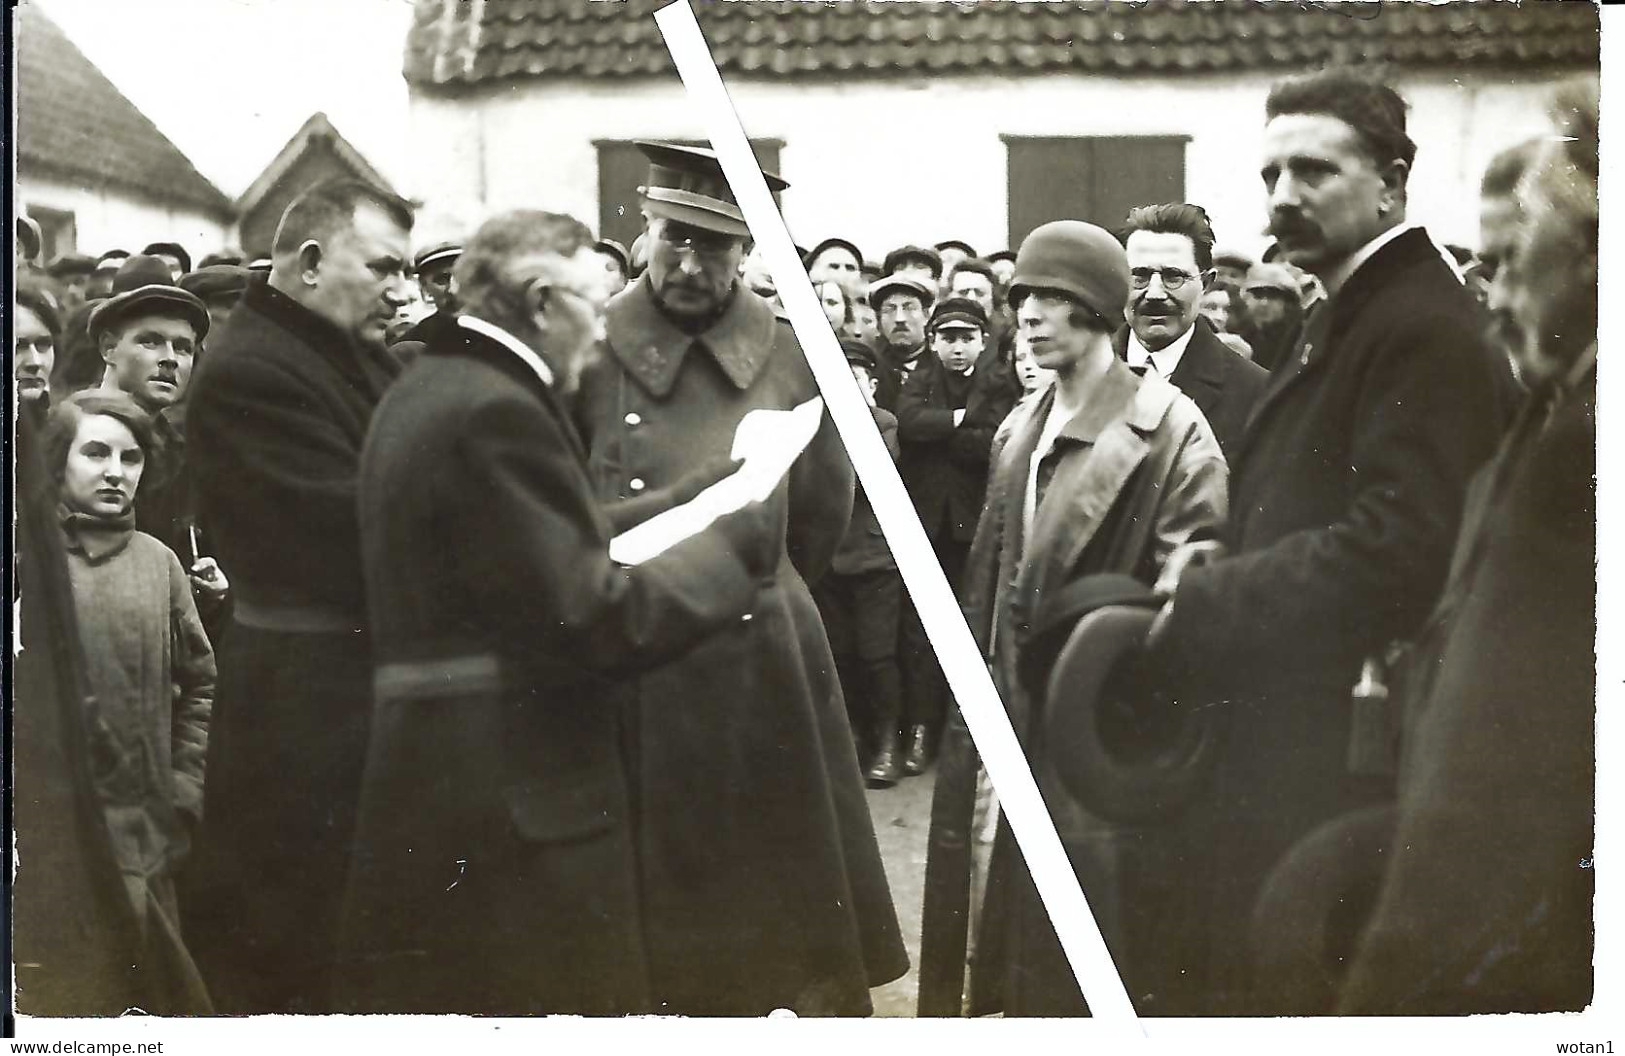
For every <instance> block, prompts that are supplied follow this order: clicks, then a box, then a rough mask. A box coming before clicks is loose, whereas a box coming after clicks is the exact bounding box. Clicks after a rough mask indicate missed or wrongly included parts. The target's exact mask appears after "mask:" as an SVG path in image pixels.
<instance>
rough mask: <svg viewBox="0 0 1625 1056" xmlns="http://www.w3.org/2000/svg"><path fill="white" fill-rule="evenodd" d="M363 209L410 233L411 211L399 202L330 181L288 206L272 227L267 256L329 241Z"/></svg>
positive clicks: (363, 186) (357, 183)
mask: <svg viewBox="0 0 1625 1056" xmlns="http://www.w3.org/2000/svg"><path fill="white" fill-rule="evenodd" d="M366 205H370V206H373V207H374V208H377V209H382V210H383V211H384V212H385V213H386V214H388V216H389V218H390V219H391V220H394V221H395V222H396V223H397V224H399V225H401V227H403V228H405V229H406V230H408V231H410V230H412V208H411V206H409V205H407V203H406V202H405V201H404V200H403V199H401V198H398V197H396V196H395V195H392V194H387V193H385V192H383V191H380V190H379V189H378V188H376V187H374V186H372V185H371V184H370V183H364V182H362V181H361V180H330V181H328V182H327V183H319V184H317V185H316V186H314V187H312V188H311V189H310V190H308V191H306V192H305V193H303V194H301V195H300V196H299V197H297V198H295V199H294V200H293V201H292V202H290V203H288V208H287V209H286V210H284V211H283V213H282V220H281V221H280V222H279V223H278V224H277V225H276V237H275V238H273V239H272V240H271V255H272V256H273V257H279V256H282V255H283V254H285V253H293V252H297V251H298V249H299V247H300V246H302V245H303V244H304V243H305V242H306V241H307V240H309V239H315V240H316V241H317V242H322V241H325V240H326V239H329V238H331V237H332V236H333V234H334V232H336V231H339V230H342V229H343V228H345V227H348V226H349V225H350V223H351V222H352V221H353V220H354V219H355V214H356V210H358V209H360V208H361V207H362V206H366Z"/></svg>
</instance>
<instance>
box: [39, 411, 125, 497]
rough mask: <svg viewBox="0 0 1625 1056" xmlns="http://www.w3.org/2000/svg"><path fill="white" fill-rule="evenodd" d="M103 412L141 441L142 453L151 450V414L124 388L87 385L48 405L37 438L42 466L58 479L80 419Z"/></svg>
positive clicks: (65, 467)
mask: <svg viewBox="0 0 1625 1056" xmlns="http://www.w3.org/2000/svg"><path fill="white" fill-rule="evenodd" d="M98 414H105V415H107V417H109V418H116V419H118V420H119V421H121V422H123V423H124V426H125V428H127V429H129V430H130V435H131V436H133V437H135V442H136V443H138V444H140V445H141V451H142V453H143V454H146V455H149V456H150V455H151V454H152V416H151V415H149V414H148V413H147V412H146V411H144V410H142V409H141V405H140V404H138V403H136V402H135V400H134V399H133V398H132V397H131V396H130V395H129V393H125V392H110V391H108V390H106V389H86V390H85V391H83V392H76V393H74V394H73V395H72V396H69V397H68V398H67V399H65V400H63V401H62V402H61V403H59V404H57V405H56V406H55V407H53V408H51V416H50V417H49V418H47V419H46V421H45V432H44V435H43V436H42V437H41V439H40V450H41V451H42V452H43V453H44V456H45V468H46V470H47V471H48V472H49V473H50V474H51V476H52V477H53V478H55V479H57V480H61V479H62V474H63V471H64V470H66V469H67V466H68V449H69V448H71V447H72V446H73V438H74V437H75V436H78V435H79V423H80V422H81V421H83V420H84V419H86V418H88V417H91V416H93V415H98Z"/></svg>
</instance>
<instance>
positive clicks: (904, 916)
mask: <svg viewBox="0 0 1625 1056" xmlns="http://www.w3.org/2000/svg"><path fill="white" fill-rule="evenodd" d="M936 776H937V771H936V768H935V767H932V768H931V769H930V770H929V771H927V772H926V773H924V774H921V775H920V776H919V777H910V778H906V779H904V780H903V781H902V782H900V783H899V784H898V785H897V786H896V787H895V788H883V789H871V790H870V791H869V816H870V817H871V818H873V819H874V826H875V838H876V839H877V840H878V841H879V843H880V856H881V858H882V859H884V860H885V863H886V879H887V880H888V881H889V882H890V883H891V894H892V903H893V904H894V905H895V906H896V907H897V920H898V923H899V924H901V925H902V927H903V941H904V942H905V943H906V944H907V945H908V962H909V969H908V974H907V975H905V976H903V977H902V978H901V979H898V980H896V981H895V982H892V983H888V984H886V985H885V986H882V987H880V988H878V989H876V990H874V991H873V992H872V996H873V998H874V1003H875V1015H877V1016H913V1015H914V1011H915V999H916V997H917V996H918V994H919V986H920V979H919V968H920V905H921V902H922V900H923V898H924V895H925V841H926V835H927V830H928V829H929V828H930V824H931V789H932V787H933V786H934V785H935V784H936Z"/></svg>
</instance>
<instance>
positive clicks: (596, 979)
mask: <svg viewBox="0 0 1625 1056" xmlns="http://www.w3.org/2000/svg"><path fill="white" fill-rule="evenodd" d="M456 275H457V285H458V289H459V291H460V294H461V296H462V299H463V307H464V313H465V314H463V315H462V316H461V317H460V318H459V319H458V320H457V322H456V324H455V325H451V326H447V327H443V328H441V329H440V330H439V331H437V332H436V333H435V335H434V336H433V338H432V339H431V340H430V341H429V342H428V344H427V347H426V351H425V352H424V354H423V355H422V356H421V357H420V358H419V359H418V360H417V361H416V362H415V363H414V364H413V365H412V367H411V368H410V369H409V370H408V371H407V372H406V373H405V374H404V375H403V376H402V377H401V379H400V380H399V382H398V384H396V385H395V386H394V387H393V388H392V389H391V390H390V392H389V394H388V396H387V397H386V398H385V399H384V401H383V403H382V404H381V405H380V406H379V408H378V411H377V415H376V417H375V418H374V420H373V428H372V431H371V433H370V434H369V437H368V442H367V445H366V448H365V450H364V452H363V455H362V464H361V483H360V509H361V534H362V550H363V559H364V564H365V574H366V585H367V601H368V608H369V611H370V616H371V620H372V627H373V632H374V636H373V646H374V650H373V651H374V663H375V670H374V675H375V678H374V689H375V705H374V715H373V725H372V739H371V743H370V746H369V751H368V756H367V764H366V772H365V777H364V779H363V783H362V796H361V805H360V813H359V817H358V820H357V834H356V851H355V856H354V860H353V863H352V868H351V872H350V879H349V884H348V889H347V891H346V897H345V905H344V914H343V929H342V958H341V964H340V967H339V972H338V986H337V990H338V997H339V1007H340V1008H341V1009H343V1010H346V1011H366V1012H401V1013H434V1012H451V1013H469V1014H484V1015H534V1014H546V1013H574V1014H599V1015H618V1014H626V1013H634V1012H643V1011H652V1010H653V1003H652V1001H651V993H650V985H649V971H648V964H647V961H646V958H645V954H644V949H645V939H644V931H645V919H644V905H643V903H644V895H643V892H641V891H640V884H639V870H638V867H637V862H638V860H639V858H640V856H641V855H640V851H639V848H638V840H637V830H638V818H637V812H636V811H635V810H634V803H633V800H632V798H631V796H632V791H631V790H632V787H633V781H632V774H631V771H630V767H629V762H628V754H627V744H628V742H627V730H626V729H625V713H624V711H623V705H624V702H625V699H626V687H627V685H628V679H629V678H630V677H631V676H634V675H636V674H637V673H638V672H640V671H643V670H645V669H647V668H649V667H652V666H654V665H658V664H661V663H666V662H669V661H670V660H672V659H673V658H675V657H678V656H680V655H682V654H684V653H685V652H687V651H689V650H690V649H692V648H693V647H694V646H695V645H696V644H697V643H699V642H702V641H704V640H705V639H707V638H709V637H711V636H713V635H715V634H717V633H719V632H722V631H724V629H730V630H729V633H732V632H731V629H732V628H737V627H738V626H739V621H740V618H741V616H743V615H745V614H746V613H748V611H749V610H750V607H751V606H752V604H754V603H755V602H756V599H757V590H758V585H759V583H760V582H761V580H762V578H763V577H764V576H769V575H771V574H772V569H773V567H774V566H775V565H776V564H777V562H778V560H779V557H780V547H781V545H782V544H781V542H780V532H781V529H780V527H779V524H778V516H779V515H778V513H777V512H776V511H774V510H771V509H770V508H769V507H766V506H764V505H763V504H762V503H760V502H757V501H753V499H752V495H753V494H754V493H757V492H759V491H761V490H762V489H761V487H760V482H759V481H757V480H756V479H755V478H756V477H758V476H759V475H760V474H761V472H762V471H761V470H760V469H759V468H757V467H755V466H749V465H748V466H747V470H746V471H741V472H740V473H734V474H732V475H730V476H729V477H728V478H727V480H726V481H724V482H723V483H722V484H720V485H718V488H719V489H720V493H721V494H722V496H723V498H724V499H725V500H726V501H723V502H721V503H720V504H719V505H717V506H716V507H714V508H713V511H712V512H713V513H715V516H714V517H712V518H708V519H707V524H706V525H704V526H702V527H701V528H700V529H699V530H698V531H696V532H694V533H693V534H690V535H688V536H687V537H671V538H667V539H666V540H664V545H663V546H662V547H660V548H659V552H658V553H657V554H649V555H645V556H646V559H645V560H642V562H641V563H639V564H637V565H636V566H635V567H627V566H626V565H623V564H620V563H617V562H615V561H613V560H612V559H611V557H610V553H609V550H610V539H611V536H612V535H613V534H614V528H613V526H612V524H611V521H610V518H609V515H608V514H607V513H606V512H605V511H604V510H603V509H602V508H601V507H600V505H599V503H598V502H597V500H596V499H595V497H594V495H593V489H592V485H591V482H590V481H589V478H588V474H587V461H586V451H585V448H584V447H583V446H582V442H581V440H580V438H579V437H578V435H577V433H576V430H575V428H574V427H573V426H572V425H571V423H570V421H569V419H568V417H567V415H566V412H565V410H564V405H563V403H562V399H563V398H566V397H568V395H569V394H570V393H571V392H572V391H573V390H574V388H575V385H576V382H577V379H578V377H579V375H580V372H581V370H582V368H583V366H584V364H585V363H586V361H587V359H588V357H589V356H590V355H591V354H592V349H593V346H594V343H595V341H596V339H597V336H598V333H599V331H600V329H601V326H602V304H603V291H602V290H601V289H599V288H598V287H599V286H601V284H602V268H601V266H599V265H598V262H597V259H596V258H595V257H594V256H593V253H592V235H591V234H590V233H589V232H588V230H587V229H586V228H585V227H584V226H582V225H581V224H580V223H578V222H577V221H575V220H573V219H571V218H569V217H567V216H561V215H557V214H552V213H544V212H536V211H517V212H511V213H506V214H503V215H500V216H497V217H495V218H493V219H492V220H490V221H488V222H487V223H486V224H485V225H484V226H483V227H481V228H480V230H479V232H478V233H477V234H476V235H475V236H474V238H473V239H472V240H471V241H470V242H469V243H468V244H467V246H466V247H465V249H464V252H463V256H462V258H461V259H460V260H459V262H458V264H457V270H456ZM713 465H715V463H713ZM729 465H730V464H729V463H728V462H726V461H723V462H722V463H721V466H722V468H723V470H724V471H725V470H726V469H727V467H728V466H729ZM719 475H720V474H719V473H718V472H716V471H715V470H701V471H699V472H697V473H696V474H694V475H691V476H690V477H688V478H685V479H684V480H682V481H679V482H678V483H677V484H675V485H673V487H672V488H671V489H669V490H667V491H666V492H663V493H662V495H661V496H660V497H659V498H660V501H661V503H663V504H664V505H667V506H670V505H672V504H674V503H677V502H680V501H683V500H688V499H692V498H693V497H694V496H695V495H697V494H698V493H699V492H701V491H702V490H703V489H704V488H706V486H708V485H710V484H711V483H712V482H713V481H714V480H716V479H717V477H718V476H719ZM747 493H749V494H747ZM651 498H655V496H653V495H652V494H651ZM653 506H654V503H646V504H645V505H644V507H643V510H642V511H641V512H643V513H651V512H655V510H654V509H653V508H652V507H653ZM622 512H624V511H622Z"/></svg>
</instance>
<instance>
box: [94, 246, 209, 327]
mask: <svg viewBox="0 0 1625 1056" xmlns="http://www.w3.org/2000/svg"><path fill="white" fill-rule="evenodd" d="M148 313H151V314H164V315H176V316H179V317H181V318H183V319H185V320H186V321H187V322H189V323H191V324H192V330H193V331H194V333H196V335H197V337H198V339H199V340H202V338H203V336H204V335H205V334H207V333H208V332H209V310H208V308H206V307H205V306H204V304H203V302H202V301H200V300H198V299H197V297H195V296H194V295H192V294H190V293H187V292H186V291H185V290H183V289H181V288H180V287H179V286H176V285H175V284H174V283H173V282H172V281H171V280H170V277H169V265H168V264H167V263H165V262H164V261H163V260H162V259H161V258H159V257H150V256H147V255H145V254H142V255H139V256H134V257H131V258H130V259H129V260H127V261H125V262H124V264H123V266H122V267H120V268H119V269H118V273H117V274H116V275H114V276H113V292H112V294H111V295H110V296H109V297H108V298H107V299H106V300H102V301H97V302H96V307H95V309H94V310H93V311H92V312H91V313H90V336H91V338H92V339H100V337H101V335H102V334H103V333H104V332H105V331H106V330H107V328H108V327H110V326H113V325H114V324H116V323H118V322H119V321H120V320H123V319H128V318H130V317H131V316H134V315H141V314H148Z"/></svg>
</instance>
